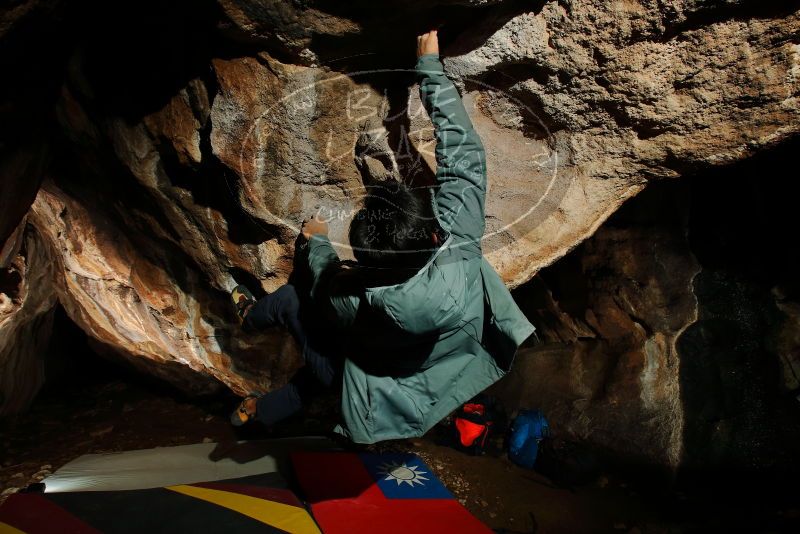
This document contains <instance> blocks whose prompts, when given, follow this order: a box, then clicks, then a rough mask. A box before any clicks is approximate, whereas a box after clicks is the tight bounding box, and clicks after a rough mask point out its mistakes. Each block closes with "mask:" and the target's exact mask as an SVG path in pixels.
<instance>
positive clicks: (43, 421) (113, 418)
mask: <svg viewBox="0 0 800 534" xmlns="http://www.w3.org/2000/svg"><path fill="white" fill-rule="evenodd" d="M101 375H102V373H101ZM330 401H331V399H323V400H321V401H320V403H322V404H324V403H328V404H329V403H330ZM234 403H235V399H234V398H233V397H218V398H212V399H202V400H199V401H197V400H193V401H189V400H187V399H183V398H181V397H180V396H178V395H176V394H175V392H173V391H171V390H169V389H165V388H164V387H163V386H159V385H157V384H152V383H149V382H146V381H142V380H140V379H133V380H131V379H130V377H129V376H128V377H125V376H123V377H119V376H117V377H112V378H109V376H108V375H103V376H100V377H99V378H98V377H91V378H87V379H85V380H82V379H78V380H70V381H67V382H66V383H63V382H62V384H61V385H59V386H58V387H49V388H48V389H47V390H45V391H44V392H43V393H42V394H41V395H40V397H39V398H38V399H37V401H36V402H35V404H34V405H33V407H32V409H31V410H30V411H29V412H28V413H26V414H23V415H20V416H16V417H12V418H9V419H5V420H2V421H0V464H1V465H2V467H1V468H0V487H2V492H3V494H4V495H8V494H9V493H10V492H14V491H17V490H18V489H20V488H24V487H26V486H27V485H29V484H31V483H33V482H37V481H39V480H41V479H42V478H44V477H46V476H47V475H48V474H50V473H51V472H53V471H55V470H56V469H58V468H59V467H60V466H62V465H63V464H65V463H66V462H68V461H70V460H72V459H74V458H76V457H78V456H80V455H83V454H87V453H102V452H112V451H123V450H132V449H142V448H149V447H157V446H169V445H184V444H191V443H200V442H203V441H214V442H225V441H231V440H235V439H265V438H270V437H279V436H286V435H303V434H305V435H313V434H320V433H324V432H325V430H326V429H329V428H330V424H329V422H326V418H327V417H328V416H327V414H326V408H325V406H322V405H320V406H312V407H311V409H310V410H308V411H307V412H306V413H304V414H303V416H302V417H299V416H298V417H295V418H293V419H292V420H290V421H288V422H287V423H286V424H284V425H282V426H280V427H278V428H275V429H273V430H271V431H270V430H267V429H265V428H264V427H261V426H259V425H254V426H253V427H252V428H246V429H238V430H237V431H235V429H234V428H233V427H232V426H230V425H229V424H228V420H227V418H228V413H229V411H230V409H231V408H232V407H233V405H234ZM440 440H441V433H439V434H437V433H436V432H433V434H432V435H431V436H426V437H425V438H421V439H417V440H408V441H400V442H390V443H384V444H381V445H379V446H378V447H373V448H374V449H377V450H389V449H391V450H403V451H413V452H416V453H417V454H419V455H420V456H421V457H422V458H423V459H424V460H425V462H426V463H427V464H428V465H429V466H430V468H431V469H432V470H433V471H434V472H435V473H436V475H437V476H439V478H440V479H441V480H442V481H443V482H444V483H445V485H446V486H447V487H448V488H449V489H450V491H451V492H452V493H453V494H454V495H455V496H456V497H457V498H458V499H459V500H460V501H461V502H462V503H463V504H464V505H465V506H466V507H467V508H468V509H469V510H470V511H471V512H472V513H473V514H475V515H476V516H477V517H478V518H480V519H481V520H482V521H484V522H485V523H486V524H487V525H489V526H490V527H492V528H493V529H495V530H496V531H497V532H524V533H530V532H536V533H555V532H571V533H572V532H632V533H634V532H642V533H645V532H647V533H650V532H654V533H662V532H663V533H666V532H709V531H719V530H731V529H733V530H739V529H740V528H743V529H746V530H748V531H754V532H784V531H785V532H791V531H796V532H799V531H800V501H797V500H793V499H794V497H790V496H789V494H784V493H781V492H778V493H777V494H778V496H779V497H778V498H776V497H774V496H770V497H769V498H761V499H758V502H755V503H754V502H753V499H752V498H751V497H750V495H751V494H761V495H762V496H763V495H766V494H768V493H769V491H766V492H765V491H764V488H743V489H744V490H746V491H744V492H743V491H741V490H740V489H736V490H735V491H731V492H729V493H726V494H725V495H724V496H721V495H719V494H715V493H714V492H711V491H709V490H707V489H697V490H696V491H688V492H687V491H686V490H685V489H684V490H683V491H678V490H676V489H674V488H673V487H670V486H669V485H664V484H663V483H659V484H658V485H655V486H646V487H643V486H642V485H641V484H640V483H633V482H631V481H630V480H629V479H628V478H625V477H621V476H619V475H616V476H615V475H612V474H610V473H607V472H599V473H598V474H597V476H594V477H592V480H590V481H587V482H586V483H584V484H582V485H580V486H578V487H572V488H567V487H563V486H559V485H557V484H555V483H553V482H552V481H551V480H549V479H547V478H545V477H544V476H542V475H540V474H538V473H536V472H535V471H531V470H527V469H523V468H520V467H517V466H516V465H514V464H512V463H511V462H510V461H509V460H508V459H507V458H506V456H505V454H503V453H502V451H499V450H497V451H496V452H494V453H493V454H489V455H484V456H480V457H475V456H469V455H466V454H463V453H461V452H459V451H457V450H455V449H452V448H450V447H449V446H445V445H440V444H438V442H439V441H440ZM501 445H502V441H501V440H500V439H499V437H498V438H497V439H496V441H495V446H496V447H500V446H501ZM773 489H774V488H773ZM731 495H732V496H733V498H731ZM737 496H738V497H737ZM781 496H782V497H781Z"/></svg>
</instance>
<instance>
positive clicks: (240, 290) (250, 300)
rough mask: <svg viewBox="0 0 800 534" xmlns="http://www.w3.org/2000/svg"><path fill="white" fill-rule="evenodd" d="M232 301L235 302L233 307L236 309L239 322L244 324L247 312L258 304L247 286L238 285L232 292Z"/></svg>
mask: <svg viewBox="0 0 800 534" xmlns="http://www.w3.org/2000/svg"><path fill="white" fill-rule="evenodd" d="M231 300H233V306H234V308H235V309H236V316H237V317H238V318H239V322H240V323H241V322H244V316H245V314H246V313H247V310H249V309H250V307H251V306H253V305H254V304H255V303H256V299H255V297H253V294H252V293H250V290H249V289H247V288H246V287H245V286H243V285H238V286H236V287H235V288H234V289H233V291H231Z"/></svg>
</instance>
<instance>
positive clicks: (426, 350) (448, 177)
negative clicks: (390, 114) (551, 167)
mask: <svg viewBox="0 0 800 534" xmlns="http://www.w3.org/2000/svg"><path fill="white" fill-rule="evenodd" d="M416 71H417V76H418V78H419V84H420V96H421V99H422V102H423V104H424V105H425V109H426V110H427V111H428V114H429V115H430V118H431V121H432V122H433V124H434V128H435V131H436V162H437V167H438V168H437V171H436V179H437V183H438V185H437V187H436V188H435V189H433V190H432V203H433V207H434V213H435V214H436V217H437V219H438V222H439V225H440V226H441V228H442V229H443V230H445V231H446V232H447V234H449V235H448V237H447V238H446V239H445V241H444V242H443V244H442V245H441V246H440V247H439V249H438V250H437V251H436V252H435V253H434V254H433V256H432V257H431V259H430V260H429V261H428V262H427V264H426V265H425V266H424V267H422V268H421V269H419V270H418V271H417V272H416V273H415V274H413V276H411V277H407V276H406V277H404V279H402V280H401V281H400V283H390V284H388V285H384V284H381V283H380V282H379V283H378V284H374V282H375V281H376V279H373V280H372V282H373V283H369V282H365V281H364V277H363V276H361V275H360V274H359V273H357V271H358V269H351V271H355V272H354V273H348V272H347V270H346V269H342V267H341V263H340V260H339V257H338V256H337V254H336V252H335V251H334V249H333V246H332V245H331V243H330V241H329V240H328V238H327V236H324V235H314V236H312V237H311V239H310V240H309V243H308V263H309V267H310V271H311V277H312V287H311V295H312V298H313V299H314V300H315V301H317V302H322V303H323V306H324V307H325V308H327V309H328V310H329V316H330V320H331V321H333V322H334V324H335V325H336V326H337V327H338V328H340V329H341V330H342V331H343V333H344V336H343V338H344V339H345V340H349V341H350V342H349V343H346V344H345V350H346V352H345V354H346V358H345V362H344V377H343V385H342V416H343V419H344V424H343V425H341V426H339V427H337V428H336V431H337V432H339V433H341V434H344V435H345V436H348V437H349V438H350V439H352V440H353V441H355V442H357V443H374V442H377V441H382V440H387V439H398V438H409V437H415V436H421V435H422V434H424V433H425V432H426V431H427V430H428V429H430V428H431V427H432V426H433V425H435V424H436V423H437V422H439V421H441V420H442V419H443V418H445V417H446V416H447V415H448V414H449V413H450V412H452V411H453V410H455V409H456V408H458V407H459V406H460V405H461V404H463V403H464V402H466V401H467V400H469V399H470V398H472V397H473V396H475V395H476V394H478V393H480V392H481V391H483V390H484V389H486V388H487V387H488V386H490V385H491V384H493V383H494V382H496V381H497V380H498V379H499V378H501V377H502V376H503V375H504V374H505V373H506V372H507V371H508V370H509V369H510V367H511V363H512V360H513V358H514V354H515V352H516V350H517V347H519V345H520V344H521V343H522V342H523V341H524V340H525V339H526V338H528V336H530V335H531V334H533V332H534V327H533V325H531V323H530V322H529V321H528V320H527V319H526V318H525V316H524V315H523V314H522V312H521V311H520V310H519V308H518V307H517V305H516V303H515V302H514V301H513V299H512V298H511V294H510V293H509V291H508V289H507V288H506V287H505V285H504V284H503V281H502V280H501V279H500V277H499V276H498V275H497V273H496V272H495V271H494V269H493V268H492V267H491V265H489V263H488V262H487V261H486V259H485V258H484V257H483V254H482V252H481V242H480V241H481V237H482V236H483V232H484V227H485V223H484V199H485V196H486V157H485V152H484V149H483V145H482V144H481V140H480V138H479V137H478V134H477V132H475V130H474V129H473V126H472V123H471V121H470V119H469V116H468V115H467V112H466V110H465V109H464V105H463V103H462V102H461V97H460V95H459V94H458V91H457V90H456V88H455V87H454V86H453V83H452V82H451V81H450V80H449V79H448V78H447V77H446V76H445V74H444V70H443V67H442V64H441V62H440V60H439V57H438V56H437V55H432V54H428V55H424V56H422V57H420V58H419V61H418V62H417V66H416ZM366 278H367V279H368V278H369V277H366Z"/></svg>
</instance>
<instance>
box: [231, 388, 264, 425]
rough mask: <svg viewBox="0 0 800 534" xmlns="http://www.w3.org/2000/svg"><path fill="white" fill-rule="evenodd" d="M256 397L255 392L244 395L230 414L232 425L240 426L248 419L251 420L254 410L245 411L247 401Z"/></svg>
mask: <svg viewBox="0 0 800 534" xmlns="http://www.w3.org/2000/svg"><path fill="white" fill-rule="evenodd" d="M253 399H256V400H258V395H257V394H256V393H251V394H250V395H248V396H246V397H245V398H243V399H242V402H240V403H239V407H238V408H236V410H235V411H234V412H233V413H232V414H231V424H232V425H233V426H242V425H243V424H245V423H247V422H248V421H252V420H253V419H255V417H256V412H255V410H254V411H252V412H248V411H247V401H249V400H253Z"/></svg>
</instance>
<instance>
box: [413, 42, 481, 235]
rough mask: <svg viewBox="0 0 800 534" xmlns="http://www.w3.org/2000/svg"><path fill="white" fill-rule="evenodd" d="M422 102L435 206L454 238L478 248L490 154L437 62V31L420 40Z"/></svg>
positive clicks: (438, 61) (418, 50)
mask: <svg viewBox="0 0 800 534" xmlns="http://www.w3.org/2000/svg"><path fill="white" fill-rule="evenodd" d="M417 57H418V59H417V67H416V70H417V78H418V79H419V90H420V98H421V99H422V103H423V104H424V106H425V109H426V110H427V111H428V115H430V118H431V121H432V122H433V126H434V129H435V131H436V163H437V170H436V181H437V184H438V191H437V192H436V195H435V200H436V202H435V204H436V208H437V210H438V217H439V221H440V223H441V224H442V226H443V227H444V229H445V230H447V231H448V232H451V233H452V234H454V235H455V236H457V237H459V238H461V239H464V240H469V241H472V242H474V243H475V244H477V245H480V239H481V237H482V236H483V230H484V227H485V223H484V199H485V196H486V154H485V152H484V149H483V144H482V143H481V140H480V137H478V134H477V132H476V131H475V129H474V128H473V126H472V121H470V119H469V116H468V115H467V112H466V110H465V109H464V104H463V103H462V102H461V96H460V95H459V94H458V90H457V89H456V88H455V86H454V85H453V82H451V81H450V80H449V79H448V78H447V76H445V74H444V68H443V66H442V63H441V61H440V59H439V43H438V36H437V32H436V31H431V32H428V33H426V34H423V35H421V36H419V37H417Z"/></svg>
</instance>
